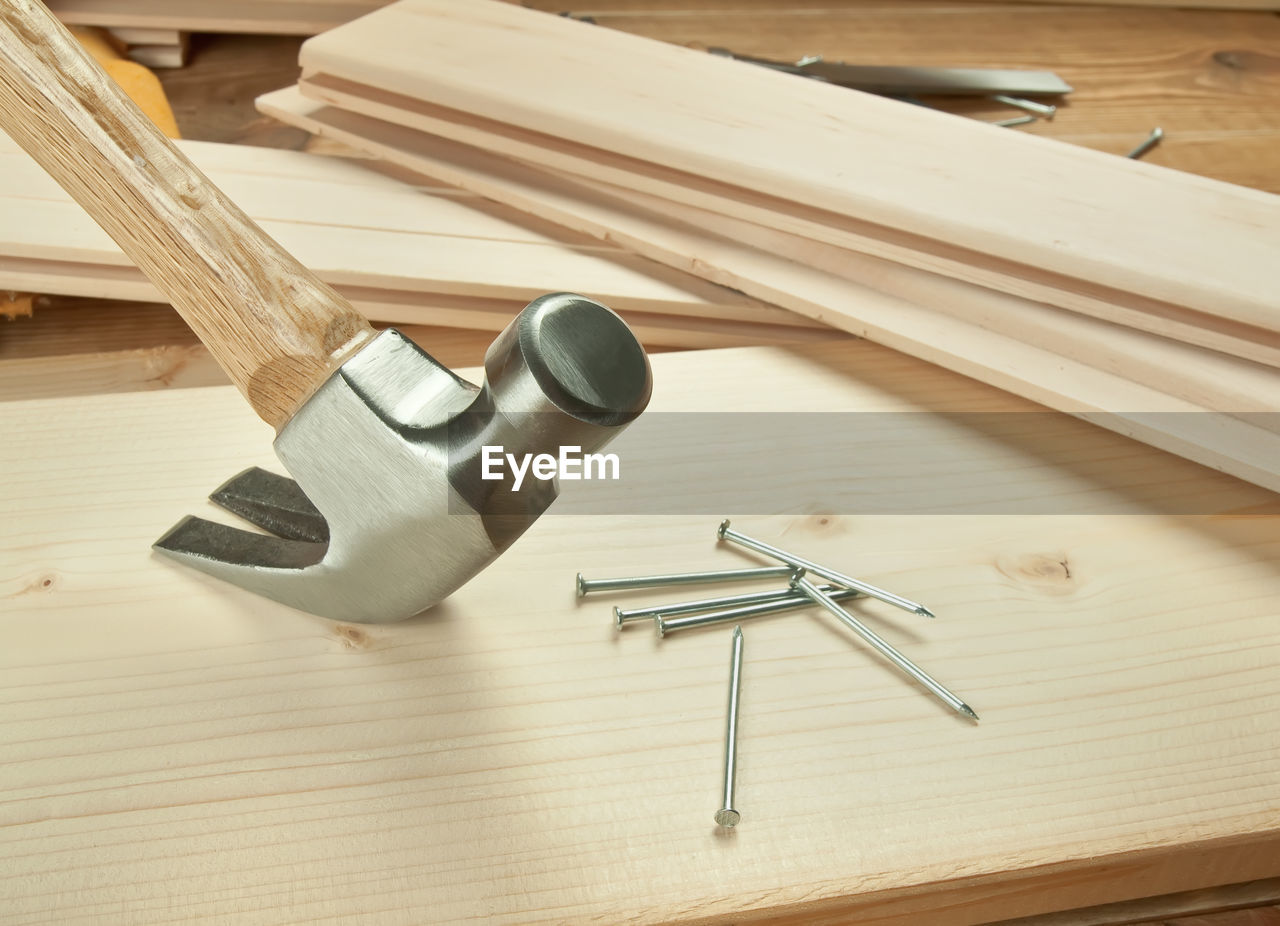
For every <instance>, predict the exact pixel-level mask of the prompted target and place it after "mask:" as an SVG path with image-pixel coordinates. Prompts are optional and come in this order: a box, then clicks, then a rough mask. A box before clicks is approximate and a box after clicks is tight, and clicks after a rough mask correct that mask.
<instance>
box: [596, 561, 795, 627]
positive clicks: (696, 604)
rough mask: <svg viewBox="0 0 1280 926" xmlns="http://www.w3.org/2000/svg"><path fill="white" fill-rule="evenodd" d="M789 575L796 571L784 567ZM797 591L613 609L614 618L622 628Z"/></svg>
mask: <svg viewBox="0 0 1280 926" xmlns="http://www.w3.org/2000/svg"><path fill="white" fill-rule="evenodd" d="M783 568H785V569H786V570H787V575H788V576H790V575H792V574H794V573H795V569H793V568H791V567H783ZM794 595H795V592H794V591H793V590H792V589H791V588H789V587H788V588H775V589H771V590H770V591H767V592H746V593H744V594H742V595H726V596H724V597H723V598H699V599H697V600H695V601H676V602H672V603H671V604H655V605H649V606H647V607H643V608H630V609H628V610H625V611H624V610H623V609H622V608H614V609H613V619H614V621H615V622H616V623H617V625H618V628H619V629H621V628H622V625H623V624H627V623H630V622H631V621H639V620H644V619H646V618H650V617H656V616H657V615H659V614H669V615H674V614H694V613H697V612H698V611H714V610H717V609H719V608H731V607H735V606H737V605H743V604H758V603H759V602H762V601H777V600H778V599H779V598H791V597H793V596H794Z"/></svg>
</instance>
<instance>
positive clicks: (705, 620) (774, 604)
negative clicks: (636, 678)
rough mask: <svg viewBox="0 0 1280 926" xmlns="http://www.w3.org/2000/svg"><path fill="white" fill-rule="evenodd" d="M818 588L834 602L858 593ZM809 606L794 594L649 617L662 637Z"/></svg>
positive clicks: (810, 601) (804, 597) (835, 587)
mask: <svg viewBox="0 0 1280 926" xmlns="http://www.w3.org/2000/svg"><path fill="white" fill-rule="evenodd" d="M819 588H821V589H822V590H823V591H824V592H826V593H827V594H828V595H830V596H831V597H832V598H833V599H834V600H836V601H843V600H844V599H846V598H854V597H856V596H857V594H858V593H857V592H855V591H854V590H853V589H851V588H841V587H840V586H838V585H820V586H819ZM813 605H814V601H813V599H812V598H810V597H809V596H808V595H804V594H799V593H797V594H791V595H788V596H787V597H786V598H779V599H777V600H776V601H762V602H760V603H759V604H748V605H742V606H741V607H737V608H727V609H726V610H723V611H711V612H709V613H707V614H690V615H688V616H687V617H671V618H668V617H667V616H666V614H664V613H658V614H655V615H654V616H653V622H654V627H655V629H656V630H657V631H658V636H660V637H663V636H666V635H667V634H668V633H670V632H671V631H673V630H691V629H692V628H694V627H707V626H709V625H711V624H726V623H728V622H729V621H736V620H741V619H742V618H744V617H759V616H760V615H762V614H777V613H779V612H782V611H795V610H798V609H799V608H811V607H813Z"/></svg>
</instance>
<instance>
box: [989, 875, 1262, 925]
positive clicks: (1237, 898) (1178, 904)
mask: <svg viewBox="0 0 1280 926" xmlns="http://www.w3.org/2000/svg"><path fill="white" fill-rule="evenodd" d="M1276 901H1280V879H1278V878H1267V879H1265V880H1262V881H1249V882H1247V883H1245V884H1228V885H1224V886H1222V887H1212V888H1205V889H1203V890H1199V891H1179V892H1178V893H1176V894H1166V895H1164V896H1161V897H1147V898H1143V899H1142V900H1130V901H1125V902H1121V903H1115V904H1103V905H1101V906H1097V907H1089V908H1087V909H1082V910H1066V911H1063V912H1061V913H1043V914H1040V915H1039V916H1030V917H1024V918H1019V919H1016V920H1004V921H1002V922H1001V923H1000V924H999V926H1130V924H1138V923H1153V922H1157V921H1159V922H1162V923H1168V922H1170V920H1171V918H1172V917H1179V916H1188V915H1192V914H1200V915H1204V916H1207V917H1211V919H1208V920H1206V922H1205V923H1204V926H1234V924H1233V912H1245V911H1248V912H1250V913H1257V912H1261V913H1263V914H1268V911H1280V907H1277V906H1276V905H1275V902H1276ZM1269 915H1274V912H1271V913H1270V914H1269ZM1173 922H1177V921H1176V920H1174V921H1173Z"/></svg>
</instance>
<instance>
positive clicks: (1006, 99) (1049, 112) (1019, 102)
mask: <svg viewBox="0 0 1280 926" xmlns="http://www.w3.org/2000/svg"><path fill="white" fill-rule="evenodd" d="M991 99H993V100H995V101H996V102H997V103H1003V104H1004V105H1005V106H1012V107H1013V108H1014V109H1022V110H1025V111H1026V112H1029V113H1035V114H1036V115H1037V116H1044V117H1045V118H1046V119H1052V118H1053V114H1054V113H1056V112H1057V111H1058V107H1056V106H1052V105H1050V104H1048V103H1037V102H1036V101H1035V100H1024V99H1023V98H1022V97H1019V96H1005V95H1003V94H998V95H996V96H993V97H992V98H991Z"/></svg>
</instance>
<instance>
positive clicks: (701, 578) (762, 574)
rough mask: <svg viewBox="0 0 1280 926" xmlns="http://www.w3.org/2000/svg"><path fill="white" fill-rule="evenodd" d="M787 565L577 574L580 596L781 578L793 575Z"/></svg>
mask: <svg viewBox="0 0 1280 926" xmlns="http://www.w3.org/2000/svg"><path fill="white" fill-rule="evenodd" d="M791 573H792V570H791V569H788V568H787V567H786V566H758V567H756V568H753V569H722V570H718V571H715V572H676V573H671V574H669V575H662V576H633V577H631V578H627V579H584V578H583V577H582V573H578V597H579V598H581V597H582V596H583V595H588V594H590V593H591V592H616V591H619V590H622V589H632V588H662V587H664V586H667V585H701V584H703V583H710V582H749V581H752V580H754V579H779V578H782V577H784V576H789V575H791Z"/></svg>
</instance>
